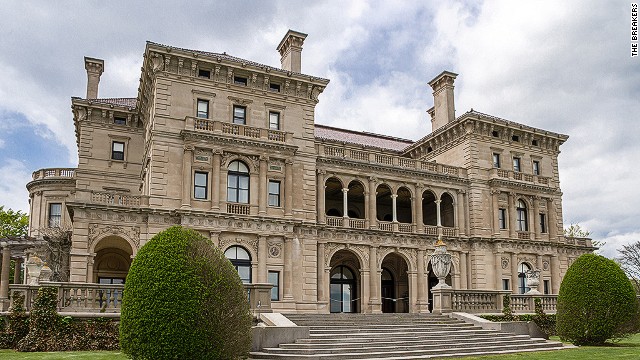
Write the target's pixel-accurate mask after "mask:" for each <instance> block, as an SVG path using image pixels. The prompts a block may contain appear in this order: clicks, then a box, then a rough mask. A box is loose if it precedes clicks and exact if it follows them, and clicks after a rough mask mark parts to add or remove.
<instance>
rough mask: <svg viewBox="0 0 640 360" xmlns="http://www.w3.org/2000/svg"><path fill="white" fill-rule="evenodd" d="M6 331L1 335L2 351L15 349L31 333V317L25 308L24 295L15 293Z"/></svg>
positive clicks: (0, 347)
mask: <svg viewBox="0 0 640 360" xmlns="http://www.w3.org/2000/svg"><path fill="white" fill-rule="evenodd" d="M6 321H7V325H6V328H5V330H4V331H3V332H2V333H0V349H14V348H15V347H16V345H17V344H18V341H20V340H21V339H22V338H24V337H25V336H27V334H28V333H29V316H27V312H26V311H25V308H24V294H22V293H19V292H17V291H14V292H13V302H12V304H11V307H10V308H9V315H8V316H7V318H6Z"/></svg>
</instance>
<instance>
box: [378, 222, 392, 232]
mask: <svg viewBox="0 0 640 360" xmlns="http://www.w3.org/2000/svg"><path fill="white" fill-rule="evenodd" d="M378 229H380V230H384V231H393V223H392V222H390V221H378Z"/></svg>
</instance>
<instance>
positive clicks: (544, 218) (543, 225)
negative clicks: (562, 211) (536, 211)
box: [540, 214, 547, 234]
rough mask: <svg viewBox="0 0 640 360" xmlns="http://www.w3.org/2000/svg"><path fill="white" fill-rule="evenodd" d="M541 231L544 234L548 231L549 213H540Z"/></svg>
mask: <svg viewBox="0 0 640 360" xmlns="http://www.w3.org/2000/svg"><path fill="white" fill-rule="evenodd" d="M540 232H541V233H543V234H544V233H546V232H547V215H546V214H540Z"/></svg>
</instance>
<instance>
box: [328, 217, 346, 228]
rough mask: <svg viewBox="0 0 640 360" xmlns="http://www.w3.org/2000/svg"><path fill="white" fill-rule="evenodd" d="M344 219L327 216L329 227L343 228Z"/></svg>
mask: <svg viewBox="0 0 640 360" xmlns="http://www.w3.org/2000/svg"><path fill="white" fill-rule="evenodd" d="M343 221H344V218H343V217H339V216H327V225H329V226H338V227H342V224H343Z"/></svg>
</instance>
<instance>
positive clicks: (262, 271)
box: [258, 236, 267, 284]
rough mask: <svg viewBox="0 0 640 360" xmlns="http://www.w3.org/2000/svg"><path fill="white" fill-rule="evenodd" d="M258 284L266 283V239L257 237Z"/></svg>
mask: <svg viewBox="0 0 640 360" xmlns="http://www.w3.org/2000/svg"><path fill="white" fill-rule="evenodd" d="M258 282H259V283H263V284H264V283H266V282H267V237H266V236H258Z"/></svg>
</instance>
